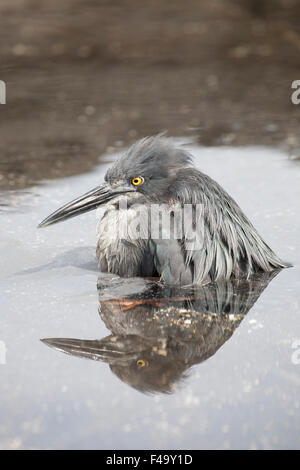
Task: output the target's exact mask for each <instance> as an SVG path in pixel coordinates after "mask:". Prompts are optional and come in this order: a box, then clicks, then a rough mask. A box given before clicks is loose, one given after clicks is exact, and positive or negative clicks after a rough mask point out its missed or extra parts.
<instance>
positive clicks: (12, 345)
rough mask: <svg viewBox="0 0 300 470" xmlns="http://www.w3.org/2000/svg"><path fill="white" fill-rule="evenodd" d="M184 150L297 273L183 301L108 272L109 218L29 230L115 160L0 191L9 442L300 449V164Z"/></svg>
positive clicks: (260, 152) (268, 152)
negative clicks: (100, 254) (103, 244)
mask: <svg viewBox="0 0 300 470" xmlns="http://www.w3.org/2000/svg"><path fill="white" fill-rule="evenodd" d="M188 148H189V149H190V150H191V152H192V153H193V155H194V157H195V158H194V162H195V165H196V166H197V167H199V168H201V170H202V171H204V172H205V173H208V174H209V175H210V176H212V177H214V178H215V179H216V180H217V181H218V182H219V183H220V184H221V185H222V186H223V187H224V188H225V189H226V190H227V191H228V192H229V193H230V194H231V195H232V196H233V197H234V198H235V199H236V200H237V202H238V203H239V204H240V206H241V207H242V208H243V210H244V211H245V213H246V214H247V215H248V216H249V218H250V219H251V220H252V221H253V223H254V225H255V226H256V227H257V229H258V230H259V232H260V233H261V234H262V235H263V237H264V238H265V239H266V241H267V242H268V243H269V244H270V245H271V247H272V248H273V249H274V251H276V252H277V253H278V254H279V255H280V256H281V257H282V258H283V259H285V260H289V261H291V262H292V263H293V264H294V267H293V268H290V269H286V270H283V271H281V272H279V273H277V275H276V276H275V277H274V278H273V279H270V278H268V277H263V278H260V279H254V280H252V281H251V283H245V282H241V283H223V284H222V283H221V284H219V285H218V286H208V287H206V288H198V289H195V290H193V291H185V292H180V291H178V290H176V291H174V290H172V289H168V288H163V287H161V286H159V285H157V283H155V282H151V281H144V280H141V279H140V280H126V281H122V280H120V279H117V278H116V277H115V276H107V275H104V276H103V275H102V276H100V277H99V272H98V270H97V260H96V258H95V245H96V224H97V218H99V216H100V215H101V212H99V211H97V213H95V212H94V213H93V212H92V213H88V214H86V215H83V216H81V217H78V218H74V219H71V220H70V221H67V222H65V223H63V224H59V225H55V226H53V227H49V228H47V229H43V230H38V229H37V228H36V226H37V224H38V223H39V222H40V221H41V220H42V219H43V218H44V217H45V216H47V215H48V214H49V213H51V212H53V211H54V210H55V209H57V208H58V207H59V206H61V205H62V204H64V203H65V202H68V201H69V200H71V199H73V198H74V197H76V196H78V195H80V194H82V193H84V192H86V191H88V190H89V189H90V188H92V187H95V186H96V185H98V184H99V183H101V181H102V180H103V176H104V173H105V170H106V168H107V167H108V166H109V162H108V161H107V163H102V164H101V165H100V166H98V167H96V169H95V170H94V171H93V172H91V173H88V174H85V175H82V176H76V177H70V178H65V179H62V180H57V181H55V180H54V181H51V182H47V181H44V182H42V184H41V185H39V186H37V187H32V188H29V189H28V190H27V191H26V192H19V191H15V192H3V193H2V194H1V213H0V217H1V219H2V221H1V222H2V224H1V226H2V231H1V235H0V250H1V252H0V256H1V260H2V262H1V272H0V276H1V294H0V295H1V306H2V308H1V315H2V321H1V333H0V341H1V342H0V346H1V350H0V354H1V355H0V359H1V360H0V371H1V375H2V380H1V385H0V387H1V397H2V400H1V404H0V415H1V423H0V447H1V448H13V449H30V448H38V449H43V448H54V449H76V448H81V449H87V448H95V449H107V448H110V449H112V448H115V449H116V448H119V449H129V448H138V449H139V448H140V449H154V448H158V449H159V448H160V449H162V448H164V449H201V448H208V449H215V448H220V449H224V448H225V449H226V448H245V449H253V448H259V449H261V448H263V449H267V448H275V449H279V448H296V447H299V441H300V438H299V435H300V433H299V431H300V425H299V423H300V400H299V391H300V364H299V361H300V353H298V354H297V348H300V317H299V315H300V310H299V301H298V299H299V281H300V273H299V268H298V265H299V232H300V223H299V215H298V214H299V205H300V187H299V176H300V166H299V164H298V162H297V161H291V160H289V159H288V157H287V155H286V154H284V153H283V152H280V151H278V150H276V149H266V148H263V147H253V148H228V147H227V148H226V149H224V148H221V147H218V148H213V147H210V148H200V147H196V146H195V145H193V144H189V145H188ZM115 157H116V156H112V157H111V156H109V158H108V160H109V159H114V158H115ZM97 286H98V288H97ZM45 338H48V341H47V342H45V341H44V342H42V341H40V340H41V339H45ZM49 338H52V339H50V340H49ZM53 338H54V339H53ZM297 342H298V346H297ZM49 346H50V347H49ZM65 353H68V354H65Z"/></svg>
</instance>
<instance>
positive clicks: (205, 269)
mask: <svg viewBox="0 0 300 470" xmlns="http://www.w3.org/2000/svg"><path fill="white" fill-rule="evenodd" d="M105 181H106V182H105V183H104V185H102V186H100V187H98V188H96V189H95V190H92V191H90V192H89V193H87V194H86V195H84V196H83V197H80V198H78V199H76V200H75V201H72V202H71V203H69V204H67V205H66V206H64V207H63V208H62V209H59V210H58V211H56V212H55V213H54V214H52V215H51V216H49V217H48V218H47V219H45V221H44V222H42V224H41V225H42V226H43V225H49V224H51V223H55V222H58V221H60V220H63V219H65V218H67V217H71V216H74V215H77V214H78V213H80V212H84V211H87V210H91V209H94V208H96V207H98V206H99V205H101V204H103V203H106V204H107V209H106V211H105V214H104V216H103V218H102V219H101V220H100V223H99V227H98V233H99V239H98V243H97V250H96V251H97V256H98V258H99V266H100V269H101V270H102V271H104V272H111V273H115V274H117V275H120V276H123V277H132V276H151V277H152V276H160V277H161V279H162V280H163V281H164V282H165V283H167V284H170V285H191V284H206V283H208V282H212V281H218V280H221V279H230V278H231V277H235V278H245V277H246V278H247V277H249V276H250V275H251V274H252V273H254V272H258V271H262V272H268V271H272V270H274V269H278V268H283V267H287V266H288V264H287V263H285V262H283V261H282V260H281V259H280V258H278V257H277V255H276V254H275V253H274V252H273V251H272V250H271V248H270V247H269V246H268V245H267V244H266V243H265V242H264V240H263V239H262V237H261V236H260V235H259V234H258V232H257V231H256V229H255V228H254V227H253V225H252V224H251V222H250V221H249V220H248V219H247V217H246V216H245V215H244V214H243V212H242V211H241V209H240V208H239V206H238V204H237V203H236V202H235V201H234V200H233V199H232V198H231V197H230V196H229V195H228V194H227V193H226V191H224V189H223V188H222V187H221V186H220V185H219V184H218V183H216V182H215V181H214V180H213V179H212V178H210V177H209V176H207V175H205V174H204V173H202V172H201V171H199V170H197V169H195V168H192V167H191V157H190V155H189V154H188V153H187V152H186V151H185V150H183V149H182V148H176V147H175V146H173V144H172V143H171V142H170V140H169V139H166V138H163V137H161V136H156V137H151V138H146V139H142V140H141V141H139V142H137V143H136V144H134V145H133V146H132V147H131V149H130V150H129V152H128V153H127V154H125V155H123V156H122V157H121V158H120V160H118V161H117V162H116V163H115V164H114V165H113V167H111V168H110V169H109V170H108V172H107V174H106V177H105ZM186 214H187V215H186ZM166 220H169V222H168V223H166ZM155 225H156V226H155Z"/></svg>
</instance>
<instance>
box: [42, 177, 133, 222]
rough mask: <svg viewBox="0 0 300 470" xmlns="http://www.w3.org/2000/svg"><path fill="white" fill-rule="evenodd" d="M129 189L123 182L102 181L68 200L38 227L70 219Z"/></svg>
mask: <svg viewBox="0 0 300 470" xmlns="http://www.w3.org/2000/svg"><path fill="white" fill-rule="evenodd" d="M129 191H131V189H130V188H129V187H128V186H126V185H124V184H123V185H120V184H118V185H115V186H111V185H110V184H109V183H104V184H102V185H101V186H97V188H94V189H92V190H91V191H89V192H88V193H86V194H83V196H80V197H78V198H77V199H74V200H73V201H71V202H68V204H65V205H64V206H63V207H61V208H60V209H58V210H57V211H55V212H53V213H52V214H50V215H49V216H48V217H46V219H44V220H43V221H42V222H41V223H40V224H39V225H38V227H39V228H41V227H47V226H48V225H52V224H57V223H58V222H62V221H63V220H67V219H70V218H71V217H76V216H77V215H79V214H83V213H84V212H88V211H91V210H94V209H97V207H99V206H101V205H103V204H106V203H107V202H109V201H110V200H111V199H114V198H115V197H116V196H118V195H120V194H124V193H126V192H129Z"/></svg>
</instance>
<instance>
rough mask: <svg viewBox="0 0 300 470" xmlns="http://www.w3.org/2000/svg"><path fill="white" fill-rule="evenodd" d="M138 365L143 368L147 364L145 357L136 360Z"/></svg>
mask: <svg viewBox="0 0 300 470" xmlns="http://www.w3.org/2000/svg"><path fill="white" fill-rule="evenodd" d="M136 365H137V366H138V368H141V367H145V366H146V365H147V363H146V361H144V359H138V360H137V361H136Z"/></svg>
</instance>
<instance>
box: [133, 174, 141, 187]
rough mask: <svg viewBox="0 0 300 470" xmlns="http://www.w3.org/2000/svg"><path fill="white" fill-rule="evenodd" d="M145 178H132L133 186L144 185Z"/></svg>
mask: <svg viewBox="0 0 300 470" xmlns="http://www.w3.org/2000/svg"><path fill="white" fill-rule="evenodd" d="M143 182H144V178H143V177H142V176H136V177H135V178H132V180H131V183H132V184H133V186H140V184H143Z"/></svg>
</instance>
